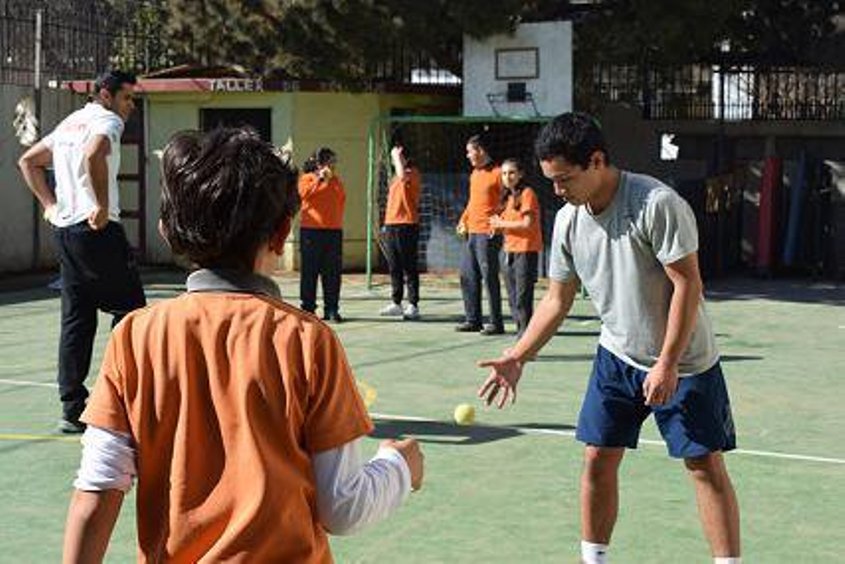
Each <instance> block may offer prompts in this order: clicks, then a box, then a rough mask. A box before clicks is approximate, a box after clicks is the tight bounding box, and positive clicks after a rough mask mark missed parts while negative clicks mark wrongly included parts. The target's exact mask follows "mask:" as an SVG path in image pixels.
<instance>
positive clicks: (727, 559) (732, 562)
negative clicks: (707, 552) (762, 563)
mask: <svg viewBox="0 0 845 564" xmlns="http://www.w3.org/2000/svg"><path fill="white" fill-rule="evenodd" d="M713 564H742V557H741V556H714V557H713Z"/></svg>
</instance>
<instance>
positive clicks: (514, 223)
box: [490, 159, 543, 337]
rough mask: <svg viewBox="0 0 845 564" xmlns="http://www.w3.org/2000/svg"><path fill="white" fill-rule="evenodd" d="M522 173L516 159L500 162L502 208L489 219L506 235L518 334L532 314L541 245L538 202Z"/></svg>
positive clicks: (508, 282) (509, 285)
mask: <svg viewBox="0 0 845 564" xmlns="http://www.w3.org/2000/svg"><path fill="white" fill-rule="evenodd" d="M524 174H525V173H524V171H523V169H522V165H521V164H520V163H519V161H518V160H516V159H506V160H505V161H503V162H502V186H503V187H504V190H503V191H502V206H503V207H504V211H503V212H502V213H501V215H498V216H493V217H492V218H490V227H492V228H493V229H496V230H497V231H501V232H503V233H504V234H505V284H506V285H507V289H508V303H509V304H510V307H511V316H512V317H513V320H514V322H515V323H516V334H517V337H521V336H522V334H523V333H524V332H525V328H526V327H528V322H529V321H530V320H531V315H532V314H533V313H534V285H535V284H536V283H537V265H538V260H539V256H540V250H541V249H542V248H543V234H542V231H541V230H540V201H539V200H538V199H537V194H536V193H534V190H532V189H531V188H529V187H528V186H526V185H525V184H524V182H523V179H524Z"/></svg>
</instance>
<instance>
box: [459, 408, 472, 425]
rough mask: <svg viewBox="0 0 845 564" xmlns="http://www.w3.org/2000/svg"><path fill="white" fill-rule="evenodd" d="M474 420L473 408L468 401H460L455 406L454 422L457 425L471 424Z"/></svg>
mask: <svg viewBox="0 0 845 564" xmlns="http://www.w3.org/2000/svg"><path fill="white" fill-rule="evenodd" d="M473 421H475V408H474V407H472V406H471V405H470V404H468V403H462V404H460V405H458V407H456V408H455V423H457V424H458V425H472V423H473Z"/></svg>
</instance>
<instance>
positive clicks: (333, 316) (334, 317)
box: [323, 311, 343, 323]
mask: <svg viewBox="0 0 845 564" xmlns="http://www.w3.org/2000/svg"><path fill="white" fill-rule="evenodd" d="M323 321H331V322H332V323H343V318H342V317H341V316H340V314H339V313H338V312H336V311H335V312H332V313H327V314H326V315H324V316H323Z"/></svg>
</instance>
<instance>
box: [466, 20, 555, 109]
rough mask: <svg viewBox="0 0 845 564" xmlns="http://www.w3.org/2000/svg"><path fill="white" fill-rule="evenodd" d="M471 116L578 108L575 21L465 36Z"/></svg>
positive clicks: (530, 25)
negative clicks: (574, 102)
mask: <svg viewBox="0 0 845 564" xmlns="http://www.w3.org/2000/svg"><path fill="white" fill-rule="evenodd" d="M463 64H464V68H463V84H464V92H463V94H464V115H465V116H511V117H535V116H554V115H557V114H560V113H563V112H568V111H571V110H572V24H571V23H570V22H541V23H527V24H520V25H518V26H517V28H516V30H515V31H514V33H512V34H501V35H493V36H490V37H487V38H485V39H480V40H479V39H474V38H472V37H469V36H466V35H465V36H464V62H463Z"/></svg>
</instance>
